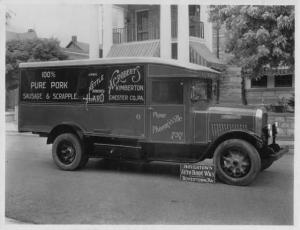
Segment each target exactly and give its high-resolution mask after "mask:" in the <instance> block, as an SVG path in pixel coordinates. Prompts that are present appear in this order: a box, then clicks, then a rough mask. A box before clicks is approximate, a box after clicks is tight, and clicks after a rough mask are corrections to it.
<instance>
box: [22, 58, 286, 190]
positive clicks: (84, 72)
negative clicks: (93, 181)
mask: <svg viewBox="0 0 300 230" xmlns="http://www.w3.org/2000/svg"><path fill="white" fill-rule="evenodd" d="M219 77H220V74H219V72H217V71H214V70H212V69H210V68H207V67H203V66H200V65H195V64H187V65H182V64H180V63H179V62H177V61H175V60H169V61H168V60H162V59H159V58H114V59H97V60H73V61H53V62H32V63H21V64H20V91H19V99H20V102H19V124H18V129H19V132H32V133H35V134H39V135H40V136H42V137H47V144H53V145H52V156H53V160H54V162H55V164H56V165H57V166H58V167H59V168H60V169H63V170H76V169H78V168H81V167H83V166H84V165H85V164H86V163H87V161H88V159H89V158H92V157H99V158H113V159H124V160H137V161H172V162H190V163H192V162H199V161H201V160H204V159H207V158H213V162H214V165H215V169H216V175H217V177H218V178H219V179H220V180H221V181H223V182H225V183H228V184H232V185H248V184H249V183H251V182H252V181H253V180H254V179H255V178H256V177H257V175H258V173H259V172H260V171H261V170H264V169H266V168H268V167H269V166H270V165H271V164H272V163H273V161H275V160H277V159H278V158H280V157H281V156H282V155H283V154H284V153H285V152H287V151H288V150H287V149H282V148H280V147H279V146H278V145H277V144H276V142H275V138H276V134H277V124H276V123H275V124H268V115H267V113H266V112H265V111H264V110H263V109H250V108H247V107H244V108H241V107H236V108H235V107H225V106H223V107H222V106H220V105H217V103H216V102H217V101H218V81H219Z"/></svg>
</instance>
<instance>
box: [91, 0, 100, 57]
mask: <svg viewBox="0 0 300 230" xmlns="http://www.w3.org/2000/svg"><path fill="white" fill-rule="evenodd" d="M89 27H90V41H89V45H90V47H89V58H99V6H98V5H91V10H90V26H89Z"/></svg>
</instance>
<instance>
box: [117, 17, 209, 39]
mask: <svg viewBox="0 0 300 230" xmlns="http://www.w3.org/2000/svg"><path fill="white" fill-rule="evenodd" d="M177 35H178V24H177V22H176V21H172V23H171V36H172V38H173V39H176V38H177ZM190 36H193V37H198V38H204V23H203V22H190ZM154 39H159V26H158V25H156V24H154V23H149V24H148V26H147V27H146V28H143V29H141V28H137V26H136V24H127V25H125V26H124V27H123V28H113V43H114V44H119V43H126V42H135V41H146V40H154Z"/></svg>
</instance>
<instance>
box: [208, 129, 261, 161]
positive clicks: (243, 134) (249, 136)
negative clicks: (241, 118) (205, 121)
mask: <svg viewBox="0 0 300 230" xmlns="http://www.w3.org/2000/svg"><path fill="white" fill-rule="evenodd" d="M233 138H234V139H242V140H245V141H248V142H249V143H251V144H253V146H254V147H255V148H256V149H257V150H258V151H259V150H260V149H262V148H263V146H264V142H263V140H262V138H261V137H260V136H258V135H257V134H256V133H254V132H252V131H249V130H238V129H237V130H230V131H226V132H224V133H222V134H221V135H220V136H218V137H217V138H216V139H214V140H213V141H212V142H211V143H210V144H209V146H208V148H207V151H206V154H205V155H206V156H207V157H209V158H211V157H213V154H214V151H215V149H216V148H217V147H218V145H219V144H220V143H222V142H223V141H225V140H228V139H233Z"/></svg>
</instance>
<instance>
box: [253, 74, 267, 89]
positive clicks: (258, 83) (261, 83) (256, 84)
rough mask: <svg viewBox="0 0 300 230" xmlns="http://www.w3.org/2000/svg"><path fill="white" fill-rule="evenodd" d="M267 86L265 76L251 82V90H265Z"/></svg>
mask: <svg viewBox="0 0 300 230" xmlns="http://www.w3.org/2000/svg"><path fill="white" fill-rule="evenodd" d="M267 84H268V77H267V76H262V77H261V78H259V79H252V80H251V88H267Z"/></svg>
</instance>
